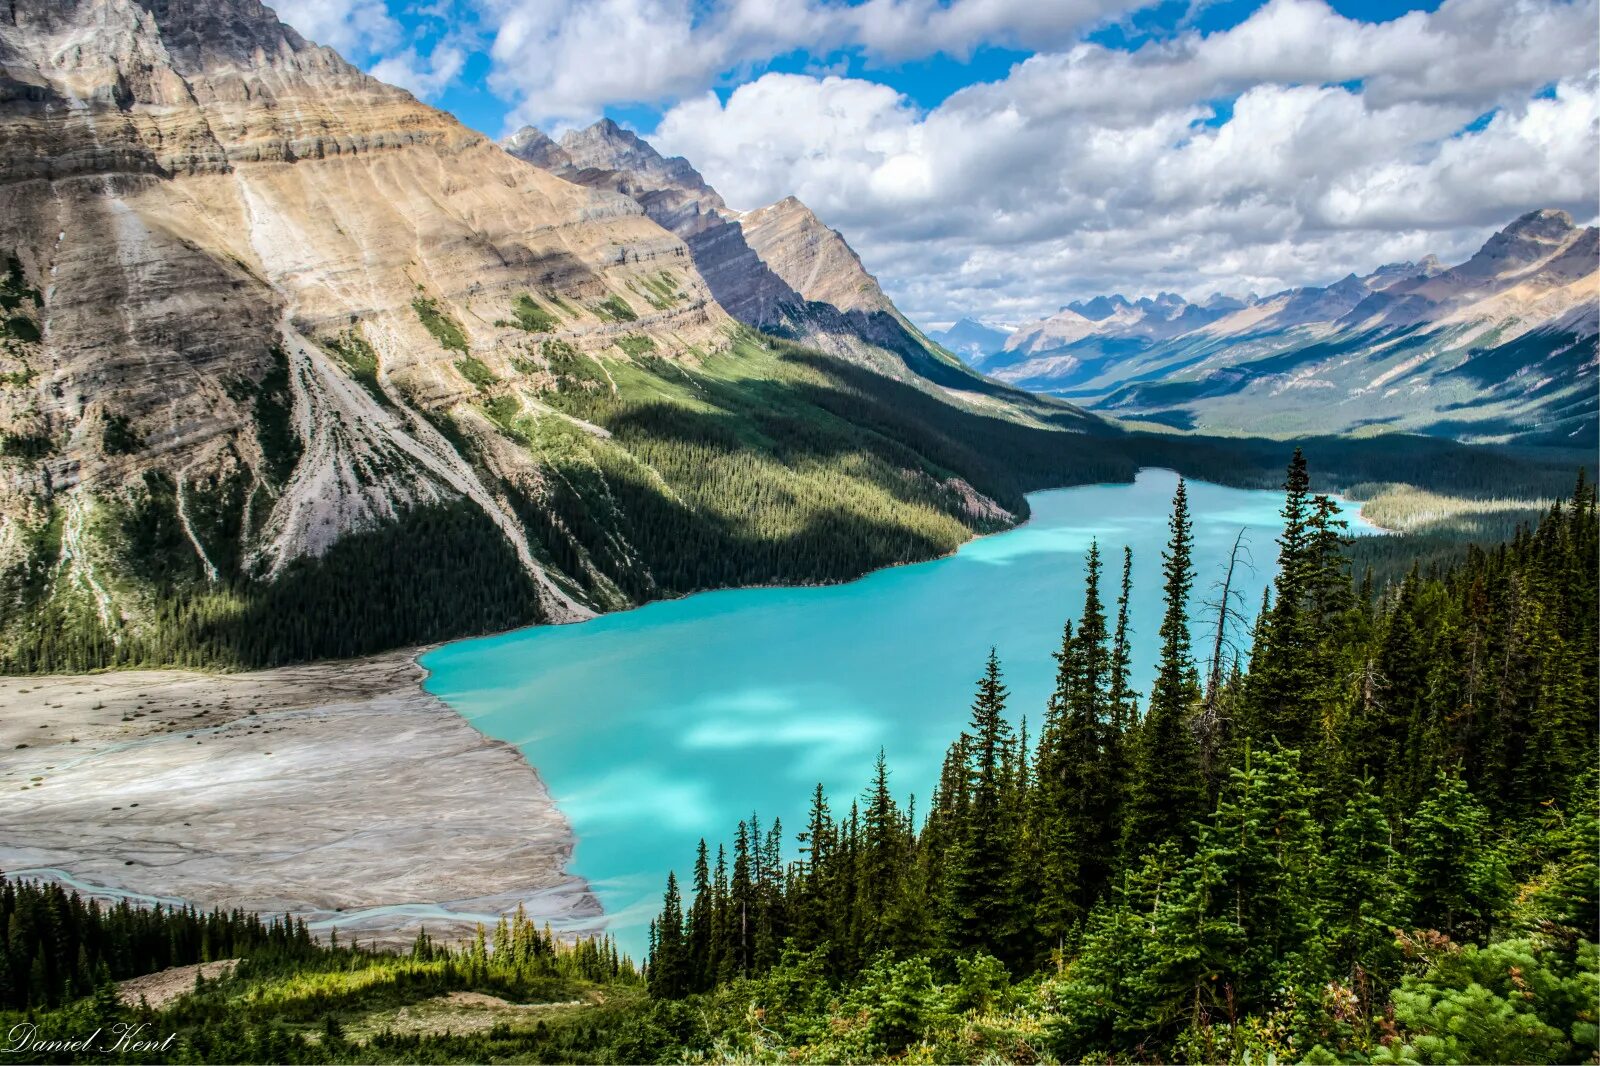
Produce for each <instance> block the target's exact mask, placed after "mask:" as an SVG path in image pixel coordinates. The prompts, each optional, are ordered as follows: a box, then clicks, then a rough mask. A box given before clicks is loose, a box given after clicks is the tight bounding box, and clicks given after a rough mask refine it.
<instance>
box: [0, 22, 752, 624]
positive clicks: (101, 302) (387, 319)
mask: <svg viewBox="0 0 1600 1066" xmlns="http://www.w3.org/2000/svg"><path fill="white" fill-rule="evenodd" d="M0 137H3V140H4V144H5V150H4V153H3V155H0V265H3V269H4V273H3V275H0V305H3V314H0V325H3V327H4V329H3V336H0V570H4V571H7V572H10V573H13V574H15V573H19V572H22V570H26V568H27V567H28V566H29V565H30V563H29V559H30V553H34V554H36V553H37V551H38V550H39V544H38V537H39V536H40V535H42V534H41V531H42V530H45V529H46V528H48V527H50V523H51V521H52V517H51V516H52V515H55V516H65V517H64V521H62V523H61V525H62V531H61V533H60V538H61V539H60V542H59V544H58V545H57V546H56V548H55V549H52V551H56V550H58V554H59V567H60V575H59V579H58V580H59V582H60V584H61V586H62V587H63V588H75V589H77V590H78V593H79V594H80V595H81V598H82V599H83V600H84V601H85V603H87V604H88V605H89V606H90V607H92V609H93V610H94V611H95V612H97V613H98V614H99V615H100V618H101V621H102V623H104V624H105V625H106V626H107V627H108V628H109V629H111V630H113V631H114V630H115V629H116V628H117V626H119V625H120V624H122V623H123V622H126V621H129V620H130V619H131V618H133V617H134V616H136V615H138V614H139V613H140V612H141V611H148V609H149V608H150V605H149V604H144V605H141V604H138V603H136V602H132V601H131V600H130V599H129V598H128V597H126V596H121V595H119V594H118V590H117V588H116V586H117V585H118V584H120V582H119V581H117V580H114V579H112V578H111V577H109V576H107V575H106V574H104V573H101V571H102V570H104V569H105V568H106V566H105V565H102V564H103V563H104V562H105V560H107V559H108V558H109V557H110V556H113V555H115V554H117V552H118V551H119V550H120V549H118V548H117V547H116V546H115V545H113V544H111V543H110V538H108V537H106V536H101V537H99V540H98V542H96V535H95V531H96V530H97V529H102V527H103V526H104V522H103V521H100V520H97V519H95V517H94V512H95V510H96V508H97V504H98V503H99V502H104V501H111V502H116V501H119V500H120V501H123V502H127V501H128V500H130V499H133V498H135V497H140V496H141V494H145V493H147V492H149V491H154V490H152V489H151V485H152V484H153V482H152V481H151V479H152V478H154V479H156V481H157V482H159V483H160V486H161V488H160V491H161V492H163V493H171V494H172V495H173V496H174V497H175V499H176V509H177V515H178V519H179V520H180V524H181V526H182V528H183V532H184V534H185V536H186V538H187V539H188V540H189V541H190V542H191V543H192V546H193V548H194V550H195V551H196V552H197V553H199V555H200V556H201V557H202V558H205V559H207V563H206V567H207V569H208V571H211V572H215V570H216V567H215V566H214V565H213V563H212V561H211V559H212V557H213V556H221V555H228V556H234V555H240V554H241V553H242V555H243V557H244V559H243V562H242V563H241V566H242V567H243V568H244V569H245V570H249V571H252V572H257V573H262V574H267V575H271V574H275V573H278V572H280V571H281V570H282V569H283V568H284V567H286V566H288V565H290V564H291V563H293V562H294V560H296V559H299V558H303V557H307V556H310V557H316V556H318V555H320V554H322V553H323V552H325V551H326V550H327V549H328V548H329V547H330V546H331V545H332V544H334V543H335V542H337V541H339V540H340V539H341V538H342V537H344V536H346V535H347V534H349V533H352V532H355V531H359V530H364V529H370V528H373V527H374V526H375V525H379V524H382V523H383V522H386V521H389V520H392V519H393V518H394V517H395V516H396V515H398V514H399V513H401V512H403V511H406V510H409V509H411V508H414V507H416V506H423V505H430V504H435V503H440V502H443V501H454V500H460V501H468V502H470V504H471V505H472V506H474V507H476V508H478V509H480V510H481V511H482V512H483V514H484V515H486V516H487V517H488V519H489V520H490V521H491V522H493V523H494V525H495V526H496V527H497V528H499V529H500V530H502V532H503V533H504V535H505V538H506V540H507V542H508V543H509V544H510V545H511V546H512V547H513V548H514V549H515V552H516V555H517V557H518V558H519V559H520V560H521V563H522V565H523V567H524V568H525V570H526V571H527V573H528V575H529V576H530V577H531V578H532V579H534V581H535V582H536V584H537V586H538V588H539V589H540V593H539V595H540V602H541V612H542V615H543V617H546V618H548V619H551V620H561V619H566V618H574V617H583V616H585V615H586V614H588V613H589V612H590V607H589V606H588V605H587V604H586V603H584V602H583V601H582V598H581V597H579V596H576V595H574V594H573V592H572V591H571V586H570V584H569V583H567V582H565V581H564V580H563V579H562V578H560V577H559V576H552V575H551V574H549V573H547V571H548V570H549V569H550V568H549V566H548V564H547V563H546V562H544V561H541V560H540V559H538V558H536V556H535V553H534V552H532V551H530V548H529V536H528V533H527V530H526V528H525V520H526V516H524V515H518V514H517V513H516V512H515V510H514V508H513V507H512V506H510V504H509V502H508V500H507V498H506V496H505V494H504V491H503V489H502V487H501V485H500V484H499V482H500V481H506V482H520V483H522V484H523V485H524V486H525V487H527V488H528V489H529V491H530V492H531V493H533V494H534V495H537V491H536V490H537V486H538V482H539V478H540V475H539V471H538V469H537V468H536V465H535V464H533V463H532V462H531V460H529V459H528V458H527V456H526V455H525V454H523V455H518V454H516V453H515V450H514V449H513V450H508V449H483V450H482V452H481V456H480V457H479V459H476V460H472V461H469V459H468V458H467V457H465V456H464V455H463V453H462V451H461V449H460V448H458V447H456V446H455V445H453V444H452V443H451V441H450V440H448V439H447V438H446V436H445V435H443V434H442V433H441V430H440V429H439V428H436V423H438V424H441V425H442V424H444V423H440V422H439V420H440V419H445V420H447V421H448V420H449V419H450V417H451V413H452V412H455V413H457V414H460V413H461V409H462V408H463V405H467V404H468V403H469V401H473V400H475V399H477V398H478V396H479V393H480V391H481V386H482V383H483V382H484V381H486V380H489V379H495V380H506V381H511V380H517V379H527V378H529V377H530V375H531V376H532V377H533V378H537V377H538V376H539V374H540V373H541V372H542V371H541V367H543V365H544V363H545V356H544V355H543V354H542V350H541V347H540V345H539V343H537V342H536V340H535V339H534V338H533V337H532V336H530V332H529V330H530V326H529V324H528V323H529V320H530V319H531V320H533V321H535V324H536V325H537V327H538V329H537V332H538V333H542V334H544V335H545V336H547V337H548V338H549V339H553V340H559V341H560V342H561V343H562V344H564V345H567V346H569V347H570V348H571V350H574V351H583V350H587V349H593V348H608V347H610V346H611V345H612V344H613V343H614V342H615V340H616V338H617V337H618V336H619V335H620V334H621V333H622V332H624V331H626V332H629V333H633V334H638V335H641V336H645V337H649V338H653V339H654V344H655V347H656V349H657V350H659V351H661V352H663V353H665V354H671V353H672V352H682V351H685V350H687V349H688V348H690V347H696V348H697V350H701V351H704V350H713V349H715V348H716V347H718V346H720V345H724V344H726V329H727V327H728V326H729V325H730V319H728V317H727V315H726V314H725V312H724V311H723V310H722V309H721V308H720V307H719V306H718V305H717V304H716V303H715V301H714V300H713V299H712V297H711V294H710V291H709V290H708V288H707V287H706V284H705V282H704V280H703V279H702V278H701V277H700V275H699V273H698V272H697V271H696V269H695V267H694V263H693V259H692V257H691V256H690V253H689V249H688V248H687V246H686V245H685V244H684V243H683V241H682V240H681V239H680V238H678V237H677V236H675V235H674V234H672V233H671V232H668V231H667V230H665V229H663V228H662V227H661V226H659V225H657V224H656V223H655V222H654V221H652V220H651V219H650V218H649V217H648V216H647V215H646V213H645V212H644V211H643V210H641V208H640V206H639V204H638V203H637V202H636V201H634V200H633V199H632V198H630V197H628V196H625V195H619V194H618V193H616V192H612V191H607V190H605V189H598V188H588V187H583V186H580V185H576V184H573V183H571V182H568V181H564V180H562V179H560V178H557V177H555V176H553V175H551V174H549V173H546V172H544V171H541V170H538V169H535V168H533V167H529V166H526V165H524V164H523V163H522V162H520V161H519V160H517V159H514V158H512V157H511V156H509V155H507V154H506V153H505V152H504V151H503V150H502V149H501V148H500V147H499V146H498V145H496V144H494V143H493V142H492V141H490V140H488V139H486V138H484V137H482V136H480V135H479V134H476V133H474V132H472V131H470V130H468V129H466V128H465V127H463V126H462V125H461V124H460V123H458V122H456V121H455V120H454V119H453V118H451V117H450V116H448V115H446V114H443V113H441V112H439V111H436V110H434V109H432V108H429V107H426V106H424V105H422V104H420V103H418V102H417V101H416V100H415V99H414V98H412V97H411V96H410V94H408V93H406V92H404V91H402V90H400V89H396V88H393V87H391V86H388V85H385V84H383V83H381V82H379V81H377V80H375V79H373V78H371V77H369V76H367V75H365V74H363V73H361V72H360V71H359V70H357V69H356V68H354V67H352V66H351V65H349V64H348V63H346V62H345V61H344V60H343V59H341V58H340V57H339V56H338V55H337V54H336V53H334V52H333V51H331V50H329V49H326V48H322V47H319V46H316V45H314V44H311V43H310V42H307V41H305V40H304V39H302V38H301V37H300V36H299V35H298V34H296V33H295V32H294V31H293V30H292V29H290V28H288V27H287V26H284V25H283V24H282V23H280V22H279V21H278V20H277V18H276V17H275V16H274V15H273V13H272V12H271V11H270V9H268V8H266V7H263V6H262V5H261V4H259V3H256V2H254V0H138V2H135V0H17V2H16V3H13V4H11V5H10V6H9V7H8V8H6V9H5V10H4V11H0ZM597 307H598V308H601V310H599V311H596V310H593V309H594V308H597ZM607 307H609V308H611V310H606V308H607ZM618 308H620V309H621V311H622V312H626V317H627V319H628V321H627V323H626V325H623V324H620V322H619V320H620V319H621V318H622V317H623V315H622V314H621V313H620V312H619V311H618V310H617V309H618ZM519 312H520V314H521V318H520V320H519ZM353 368H354V369H353ZM509 401H510V402H513V403H520V401H518V400H516V397H515V395H512V396H510V397H509ZM469 421H470V418H469ZM486 472H487V473H488V474H492V475H493V477H486V476H485V474H486ZM223 496H230V498H231V497H232V496H237V497H239V499H240V500H243V501H246V502H243V503H234V504H224V503H222V502H221V499H222V497H223ZM228 506H234V507H238V508H242V511H243V514H242V517H238V516H235V517H236V519H237V521H234V522H224V523H222V525H223V526H227V527H228V528H229V530H230V532H229V533H228V537H227V539H228V541H229V543H226V544H219V543H214V542H213V543H207V536H208V534H211V533H212V532H213V531H212V529H211V528H209V526H207V528H201V527H202V526H205V525H206V523H202V522H200V521H199V520H198V519H195V520H194V521H191V518H194V516H195V515H197V514H198V513H199V512H208V513H209V512H211V511H215V510H216V509H218V508H222V507H228ZM235 525H238V526H242V528H241V529H237V530H235V529H233V528H232V527H233V526H235ZM49 535H50V536H52V537H54V536H56V534H55V533H51V534H49ZM106 565H109V564H106ZM19 567H20V568H22V570H19V569H18V568H19Z"/></svg>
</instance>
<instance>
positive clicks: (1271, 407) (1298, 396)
mask: <svg viewBox="0 0 1600 1066" xmlns="http://www.w3.org/2000/svg"><path fill="white" fill-rule="evenodd" d="M1596 236H1597V234H1596V230H1595V229H1594V228H1593V227H1589V228H1580V227H1578V226H1576V225H1574V224H1573V220H1572V218H1571V217H1570V216H1569V215H1567V214H1566V213H1565V212H1561V211H1536V212H1532V213H1529V214H1527V215H1524V216H1522V217H1521V218H1518V219H1516V220H1515V221H1513V222H1512V223H1511V224H1509V225H1508V226H1506V227H1505V228H1504V229H1503V230H1501V231H1500V232H1499V233H1497V234H1495V235H1494V236H1493V237H1492V238H1491V239H1490V240H1489V241H1488V242H1487V243H1486V244H1485V245H1484V246H1483V248H1482V249H1481V250H1480V251H1479V252H1478V253H1477V254H1476V255H1474V256H1472V257H1471V258H1470V259H1468V260H1467V261H1466V262H1463V263H1460V264H1457V265H1455V266H1449V267H1447V266H1445V265H1444V264H1442V263H1440V262H1439V261H1438V259H1436V258H1435V257H1433V256H1429V257H1427V258H1425V259H1423V260H1421V261H1419V262H1415V263H1391V264H1388V265H1385V266H1381V267H1378V268H1377V269H1376V270H1374V271H1373V272H1371V273H1369V274H1366V275H1364V276H1357V275H1355V274H1351V275H1348V276H1347V277H1345V278H1343V279H1342V280H1340V281H1338V282H1335V283H1334V284H1332V285H1329V286H1326V287H1323V288H1302V289H1291V290H1287V291H1284V292H1280V293H1275V294H1272V295H1270V296H1265V297H1256V296H1251V297H1249V298H1247V299H1236V298H1231V297H1222V296H1217V297H1213V298H1211V299H1209V300H1206V301H1204V302H1202V303H1198V304H1197V303H1191V302H1189V301H1187V300H1185V299H1183V298H1182V297H1180V296H1178V295H1176V294H1174V293H1162V294H1160V295H1158V296H1155V297H1141V298H1139V299H1134V300H1130V299H1127V298H1125V297H1123V296H1120V295H1116V296H1100V297H1096V298H1094V299H1091V300H1083V301H1075V302H1073V303H1070V304H1068V305H1067V306H1065V307H1063V308H1062V309H1061V311H1060V312H1058V313H1057V314H1055V315H1052V316H1051V317H1049V318H1047V319H1044V320H1042V321H1038V322H1033V323H1029V324H1026V325H1024V326H1022V327H1020V328H1019V329H1017V330H1016V331H1014V332H1012V333H1010V334H1008V335H1005V336H1004V339H1003V340H1000V341H999V343H996V342H995V341H996V338H995V337H994V334H995V333H998V332H999V331H993V330H991V331H989V333H988V334H987V335H982V334H978V333H976V331H975V329H974V327H976V329H982V328H984V327H980V326H978V325H977V324H976V323H968V324H967V330H966V332H965V333H964V335H963V338H961V339H956V340H954V341H952V339H950V338H948V337H947V336H944V335H941V339H942V341H943V343H945V344H946V346H947V347H950V348H951V349H952V350H955V351H958V352H959V353H960V354H961V355H962V356H963V358H966V359H968V361H969V362H970V363H971V365H973V366H974V367H976V368H978V369H980V370H982V371H983V372H984V373H986V374H990V375H992V376H994V377H996V378H999V379H1001V380H1004V381H1008V382H1012V383H1014V384H1017V385H1020V386H1023V387H1025V388H1028V389H1036V390H1040V391H1044V392H1050V393H1054V394H1056V395H1059V396H1063V397H1068V398H1071V399H1072V400H1074V401H1075V402H1079V403H1083V404H1085V405H1087V406H1089V407H1091V408H1093V409H1096V410H1100V411H1103V412H1105V413H1107V414H1110V415H1113V416H1116V417H1118V418H1123V419H1129V420H1134V421H1146V422H1152V423H1160V424H1163V425H1167V426H1172V427H1176V428H1181V429H1190V430H1197V431H1201V432H1211V433H1252V434H1261V433H1265V434H1272V435H1279V436H1292V435H1298V434H1307V433H1330V432H1339V433H1352V432H1354V433H1362V432H1367V433H1370V432H1378V431H1393V430H1402V431H1409V432H1422V433H1430V434H1435V435H1440V436H1448V437H1454V438H1457V439H1462V440H1470V441H1496V440H1501V441H1503V440H1518V441H1523V442H1529V441H1540V442H1546V443H1552V444H1572V445H1576V446H1584V445H1586V444H1588V443H1589V442H1591V441H1593V439H1594V437H1595V433H1596V404H1595V400H1596V397H1595V386H1596V377H1595V367H1596V352H1597V346H1596V332H1597V328H1596V321H1597V318H1596V316H1597V309H1600V273H1597V263H1596V254H1597V243H1596ZM974 341H975V342H976V343H973V342H974Z"/></svg>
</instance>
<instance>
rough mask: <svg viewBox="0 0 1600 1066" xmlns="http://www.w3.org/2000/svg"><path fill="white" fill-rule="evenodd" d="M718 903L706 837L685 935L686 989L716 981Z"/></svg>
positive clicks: (696, 863) (697, 855) (699, 852)
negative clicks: (714, 949)
mask: <svg viewBox="0 0 1600 1066" xmlns="http://www.w3.org/2000/svg"><path fill="white" fill-rule="evenodd" d="M715 908H716V900H715V898H714V896H713V894H712V889H711V867H710V862H709V861H708V853H707V849H706V842H705V838H704V837H702V838H701V839H700V846H699V848H698V850H697V851H696V852H695V857H694V901H693V902H692V903H691V904H690V906H689V921H688V927H687V932H686V933H685V938H684V939H685V942H686V943H685V956H686V958H685V970H686V981H685V984H686V988H687V990H689V991H700V990H702V989H705V988H709V987H711V985H712V983H713V982H714V981H715V980H716V970H715V969H714V968H713V966H712V961H711V943H712V937H713V935H714V933H715V924H716V914H715Z"/></svg>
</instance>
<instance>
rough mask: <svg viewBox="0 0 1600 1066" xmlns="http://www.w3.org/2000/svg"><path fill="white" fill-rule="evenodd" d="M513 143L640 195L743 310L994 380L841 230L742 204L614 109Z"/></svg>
mask: <svg viewBox="0 0 1600 1066" xmlns="http://www.w3.org/2000/svg"><path fill="white" fill-rule="evenodd" d="M502 145H503V147H504V148H505V149H506V151H508V152H510V153H511V154H512V155H515V156H516V157H517V158H519V159H523V160H525V161H527V162H529V163H532V164H534V165H535V166H538V167H541V168H543V169H546V170H548V171H550V172H551V173H553V174H556V175H559V176H560V177H563V178H566V179H567V180H569V181H572V182H575V183H577V184H580V185H584V186H587V187H589V188H596V189H607V190H611V191H613V192H619V193H621V194H623V195H625V196H629V197H631V198H633V199H634V200H635V201H636V202H637V203H638V204H639V206H640V207H642V208H643V209H644V211H645V213H646V214H647V215H649V216H650V218H652V219H654V220H655V221H656V222H658V223H660V224H661V225H662V226H663V227H665V228H667V229H669V230H671V231H672V232H673V233H675V234H677V235H678V236H679V237H681V238H682V239H683V240H684V242H685V243H686V244H687V245H688V247H689V251H690V254H691V256H692V257H693V259H694V263H695V267H696V268H697V269H698V270H699V272H700V274H701V275H702V276H703V277H704V278H705V279H706V283H707V285H708V286H710V289H711V292H712V294H713V295H714V296H715V298H716V300H717V302H718V303H719V304H721V305H722V306H723V307H724V308H726V309H727V310H728V312H729V313H730V314H732V315H733V316H734V317H735V318H737V319H738V320H739V321H741V322H743V323H745V324H746V325H749V326H752V327H755V328H757V329H761V330H765V331H767V332H771V333H776V334H778V335H780V336H785V337H788V338H791V339H794V340H797V341H800V342H802V343H804V344H807V345H809V346H812V347H816V348H819V349H821V350H823V351H826V352H830V353H832V354H835V355H839V356H842V357H845V358H848V359H851V360H852V361H855V362H857V363H859V364H861V365H864V366H867V367H870V368H872V369H874V370H877V371H878V372H880V373H885V374H889V375H891V376H894V377H896V378H899V379H902V380H907V381H913V382H914V381H917V380H918V379H927V380H928V381H931V382H934V383H937V384H940V385H952V386H956V387H959V388H964V389H978V390H980V391H981V390H983V389H984V388H985V386H984V385H983V384H982V382H981V380H980V379H978V378H977V377H976V376H974V375H970V374H967V373H965V371H964V368H962V367H961V366H959V365H958V364H953V363H951V362H950V361H949V360H948V359H947V358H946V357H945V356H944V355H943V353H941V352H939V351H938V350H937V349H936V348H935V347H934V346H933V345H931V344H930V343H929V342H928V339H927V338H926V337H924V336H923V335H922V333H921V332H920V331H919V330H917V328H916V327H915V326H913V325H912V324H911V323H910V322H909V321H907V320H906V318H905V317H904V316H903V315H902V314H901V313H900V312H899V310H898V309H897V308H896V307H895V306H894V304H893V303H892V302H891V301H890V300H889V298H888V296H886V295H885V294H884V292H883V290H882V288H881V287H880V286H879V285H878V280H877V279H876V278H874V277H873V276H872V275H871V274H870V273H868V272H867V270H866V268H865V267H864V266H863V265H862V263H861V258H860V256H858V255H856V253H855V250H854V249H852V248H851V247H850V245H849V244H848V243H847V242H846V241H845V239H844V237H843V236H842V235H840V233H839V232H838V231H837V230H834V229H831V228H830V227H828V226H827V225H826V224H825V223H823V222H822V220H821V219H819V218H818V217H817V216H816V214H815V213H813V212H812V211H811V209H810V208H808V207H807V206H806V205H805V204H803V203H801V202H800V201H799V200H798V199H796V198H795V197H792V196H790V197H786V198H784V199H783V200H780V201H779V202H777V203H775V204H771V205H769V206H767V207H762V208H757V209H756V210H753V211H749V212H744V213H740V212H737V211H733V210H731V209H730V208H729V207H728V206H727V204H726V203H724V201H723V199H722V197H721V196H720V195H719V194H718V193H717V191H716V190H715V189H713V188H712V187H711V186H710V185H708V184H707V183H706V181H705V179H704V177H702V176H701V174H700V172H699V171H697V170H695V168H694V167H693V166H692V165H691V164H690V163H689V162H688V161H687V160H685V159H683V158H682V157H679V156H674V157H671V158H668V157H665V156H662V155H661V153H660V152H658V151H656V150H655V148H654V147H652V146H651V145H650V144H649V142H648V141H646V140H644V139H643V138H641V137H640V136H639V135H638V134H635V133H633V132H632V131H630V130H626V129H623V128H622V127H621V126H618V125H617V124H616V123H615V122H613V121H611V120H610V119H602V120H600V121H599V122H596V123H595V124H594V125H592V126H590V127H588V128H587V129H583V130H569V131H567V132H566V133H565V134H563V135H562V137H561V140H560V141H559V142H556V141H553V140H551V139H550V137H548V136H547V135H546V134H544V133H543V132H541V131H540V130H538V129H535V128H534V127H531V126H529V127H524V128H523V129H521V130H519V131H517V132H516V133H514V134H512V135H511V136H510V137H508V138H506V139H505V140H504V141H503V142H502Z"/></svg>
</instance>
